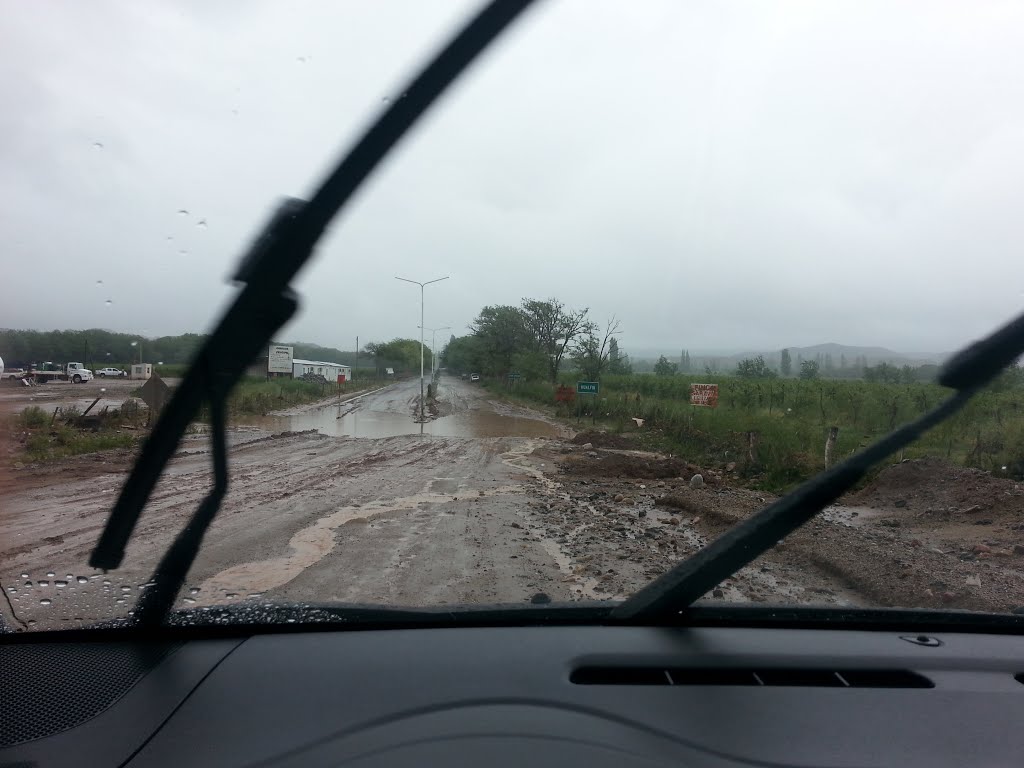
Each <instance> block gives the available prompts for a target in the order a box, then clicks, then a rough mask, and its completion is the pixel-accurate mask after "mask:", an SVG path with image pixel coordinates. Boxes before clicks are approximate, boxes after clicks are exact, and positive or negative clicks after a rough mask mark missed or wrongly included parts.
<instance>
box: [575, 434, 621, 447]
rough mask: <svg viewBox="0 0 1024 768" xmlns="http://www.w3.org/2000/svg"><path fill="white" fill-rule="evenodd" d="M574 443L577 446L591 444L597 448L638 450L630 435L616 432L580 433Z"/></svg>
mask: <svg viewBox="0 0 1024 768" xmlns="http://www.w3.org/2000/svg"><path fill="white" fill-rule="evenodd" d="M572 441H573V443H575V444H576V445H586V444H587V443H590V444H591V445H593V446H594V447H595V448H636V443H635V442H634V441H633V439H632V438H631V437H630V436H629V435H619V434H615V433H614V432H579V433H578V434H577V435H576V437H574V438H573V439H572Z"/></svg>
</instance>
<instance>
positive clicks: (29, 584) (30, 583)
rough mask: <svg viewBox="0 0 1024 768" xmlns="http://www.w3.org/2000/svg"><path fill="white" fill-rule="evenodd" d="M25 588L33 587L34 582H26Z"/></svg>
mask: <svg viewBox="0 0 1024 768" xmlns="http://www.w3.org/2000/svg"><path fill="white" fill-rule="evenodd" d="M23 586H26V587H31V586H32V582H31V581H26V582H25V584H24V585H23Z"/></svg>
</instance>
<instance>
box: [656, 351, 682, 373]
mask: <svg viewBox="0 0 1024 768" xmlns="http://www.w3.org/2000/svg"><path fill="white" fill-rule="evenodd" d="M678 370H679V367H678V366H677V365H676V364H675V363H672V362H669V360H668V358H667V357H665V356H664V355H662V356H661V357H659V358H658V362H656V363H655V364H654V374H655V375H656V376H675V375H676V372H677V371H678Z"/></svg>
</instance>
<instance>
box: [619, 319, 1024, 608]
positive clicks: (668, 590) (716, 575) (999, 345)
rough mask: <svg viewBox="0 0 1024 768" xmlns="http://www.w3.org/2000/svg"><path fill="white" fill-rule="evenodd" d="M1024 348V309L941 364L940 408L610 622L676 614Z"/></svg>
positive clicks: (953, 407) (752, 522)
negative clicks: (948, 391) (943, 390)
mask: <svg viewBox="0 0 1024 768" xmlns="http://www.w3.org/2000/svg"><path fill="white" fill-rule="evenodd" d="M1022 353H1024V315H1021V316H1020V317H1018V318H1016V319H1015V320H1013V321H1011V322H1009V323H1007V324H1006V325H1004V326H1003V327H1002V328H1000V329H999V330H997V331H995V332H994V333H992V334H991V335H990V336H987V337H986V338H984V339H982V340H981V341H978V342H976V343H974V344H971V345H970V346H968V347H966V348H965V349H963V350H962V351H960V352H958V353H957V354H956V355H954V356H953V357H952V358H951V359H950V360H949V361H948V362H947V363H946V364H945V365H944V366H943V368H942V370H941V372H940V373H939V377H938V382H939V383H940V384H942V385H943V386H947V387H951V388H953V389H955V390H956V391H955V393H954V394H953V395H952V396H951V397H949V398H948V399H947V400H946V401H944V402H943V403H941V404H940V405H939V406H938V407H937V408H935V409H934V410H932V411H930V412H928V413H926V414H925V415H924V416H921V417H920V418H919V419H917V420H916V421H913V422H911V423H909V424H907V425H905V426H902V427H900V428H898V429H896V430H895V431H893V432H890V433H889V434H888V435H886V436H885V437H883V438H882V439H881V440H879V441H878V442H876V443H874V444H872V445H870V446H868V447H867V448H865V449H864V450H863V451H861V452H860V453H858V454H855V455H854V456H851V457H850V458H848V459H846V460H845V461H842V462H840V463H839V464H836V465H835V466H834V467H832V468H831V469H828V470H826V471H825V472H822V473H821V474H819V475H816V476H815V477H813V478H812V479H811V480H809V481H807V482H806V483H804V484H803V485H801V486H800V487H798V488H797V489H796V490H794V491H791V492H790V493H789V494H787V495H786V496H783V497H782V498H781V499H779V500H778V501H776V502H774V503H773V504H770V505H768V506H767V507H765V508H764V509H762V510H761V511H759V512H757V513H756V514H754V515H752V516H751V517H748V518H747V519H746V520H743V521H742V522H740V523H737V524H736V525H734V526H733V527H732V528H730V529H729V530H728V531H726V532H725V533H724V534H722V535H721V536H720V537H718V538H717V539H715V540H714V541H713V542H711V543H709V544H708V545H707V546H706V547H704V548H703V549H701V550H700V551H698V552H697V553H696V554H695V555H693V556H692V557H689V558H687V559H686V560H684V561H683V562H681V563H679V564H678V565H677V566H675V567H674V568H672V569H671V570H670V571H668V573H665V574H663V575H662V576H660V577H659V578H657V579H655V580H654V581H652V582H651V583H650V584H648V585H647V586H645V587H644V588H643V589H641V590H639V591H638V592H636V593H635V594H633V595H632V596H630V597H629V598H628V599H627V600H625V601H624V602H623V603H621V604H620V605H619V606H617V607H616V608H615V610H613V611H612V613H611V618H612V620H618V621H629V622H651V621H657V620H661V619H665V618H668V617H671V616H673V615H676V614H679V613H681V612H682V611H684V610H685V609H686V608H688V607H689V606H690V605H691V604H692V603H693V602H694V601H695V600H697V599H698V598H700V597H701V596H702V595H705V594H707V593H708V592H709V591H710V590H712V589H713V588H714V587H715V586H717V585H718V584H720V583H721V582H722V580H723V579H726V578H728V577H729V576H731V575H732V574H734V573H736V571H738V570H739V569H740V568H742V567H743V566H745V565H748V564H750V563H751V562H753V561H754V560H755V559H756V558H758V557H759V556H760V555H761V554H763V553H764V552H766V551H768V550H769V549H771V548H772V547H773V546H775V544H776V543H778V542H779V541H781V540H782V539H784V538H785V537H786V536H788V535H789V534H790V533H792V532H793V531H794V530H796V529H797V528H799V527H800V526H801V525H803V524H804V523H806V522H807V521H808V520H810V519H811V518H812V517H814V516H815V515H817V514H818V513H820V512H821V511H822V510H823V509H825V507H827V506H828V505H829V504H831V503H832V502H834V501H836V500H837V499H838V498H839V497H840V496H842V495H843V493H845V492H846V491H848V490H849V489H850V488H852V487H853V486H854V485H855V484H856V483H857V481H858V480H860V479H861V478H862V477H863V476H864V475H865V473H867V471H868V470H870V469H871V467H872V466H874V465H875V464H876V463H877V462H879V461H881V460H883V459H884V458H886V457H887V456H890V455H892V454H893V453H895V452H896V451H898V450H899V449H900V448H903V447H905V446H907V445H909V444H910V443H912V442H913V441H914V440H916V439H917V438H918V437H920V436H921V435H922V434H924V433H925V432H926V431H927V430H929V429H931V428H932V427H934V426H936V425H937V424H940V423H941V422H943V421H945V420H946V419H948V418H949V417H950V416H952V415H953V414H955V413H956V412H957V411H959V410H960V409H961V408H963V406H964V405H966V404H967V402H968V401H969V400H970V399H971V397H973V396H974V394H975V393H976V392H977V391H978V390H979V389H980V388H981V387H982V386H984V385H985V384H987V383H988V382H990V381H991V380H992V379H994V378H995V377H996V376H998V375H999V373H1000V372H1001V371H1002V370H1003V369H1004V368H1005V367H1006V366H1007V365H1009V364H1011V363H1013V362H1014V360H1016V359H1017V358H1018V357H1020V355H1021V354H1022Z"/></svg>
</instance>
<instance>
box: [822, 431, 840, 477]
mask: <svg viewBox="0 0 1024 768" xmlns="http://www.w3.org/2000/svg"><path fill="white" fill-rule="evenodd" d="M838 437H839V427H829V428H828V438H827V439H826V440H825V469H828V468H829V467H830V466H832V454H833V453H834V452H835V449H836V438H838Z"/></svg>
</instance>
